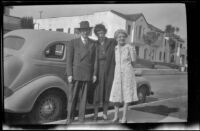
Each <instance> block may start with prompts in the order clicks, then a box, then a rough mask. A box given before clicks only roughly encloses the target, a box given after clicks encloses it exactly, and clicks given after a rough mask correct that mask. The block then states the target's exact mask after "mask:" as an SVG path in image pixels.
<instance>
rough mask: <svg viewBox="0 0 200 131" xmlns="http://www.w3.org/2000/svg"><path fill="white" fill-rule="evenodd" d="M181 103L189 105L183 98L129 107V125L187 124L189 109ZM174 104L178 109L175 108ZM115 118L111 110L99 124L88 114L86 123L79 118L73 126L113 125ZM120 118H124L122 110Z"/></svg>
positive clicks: (100, 114)
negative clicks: (106, 118)
mask: <svg viewBox="0 0 200 131" xmlns="http://www.w3.org/2000/svg"><path fill="white" fill-rule="evenodd" d="M181 102H182V103H183V102H186V103H187V97H186V96H181V97H177V98H169V99H164V100H159V101H154V102H150V103H143V104H140V105H132V106H130V107H129V110H128V112H127V114H128V117H127V120H128V122H127V123H156V122H158V123H163V122H186V115H187V109H184V108H187V107H181V105H180V103H181ZM174 103H175V105H176V107H174ZM182 106H183V105H182ZM184 106H185V105H184ZM177 113H178V114H177ZM185 113H186V114H185ZM101 116H102V112H100V113H99V117H101ZM113 117H114V110H109V111H108V119H109V120H108V121H104V120H98V121H97V122H94V121H93V120H92V118H93V114H88V115H86V120H85V122H84V123H79V122H78V121H77V117H75V121H74V122H73V123H72V124H112V122H111V120H112V119H113ZM119 117H120V118H121V117H122V108H120V113H119ZM65 121H66V120H60V121H55V122H50V123H46V124H65Z"/></svg>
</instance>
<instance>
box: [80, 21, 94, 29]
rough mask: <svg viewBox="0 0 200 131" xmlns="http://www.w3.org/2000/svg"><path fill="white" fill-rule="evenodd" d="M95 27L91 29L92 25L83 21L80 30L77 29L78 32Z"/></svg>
mask: <svg viewBox="0 0 200 131" xmlns="http://www.w3.org/2000/svg"><path fill="white" fill-rule="evenodd" d="M92 28H93V27H90V24H89V22H88V21H81V22H80V28H77V29H78V30H80V29H92Z"/></svg>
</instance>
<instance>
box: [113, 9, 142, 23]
mask: <svg viewBox="0 0 200 131" xmlns="http://www.w3.org/2000/svg"><path fill="white" fill-rule="evenodd" d="M111 12H112V13H114V14H116V15H118V16H120V17H122V18H124V19H127V20H131V21H136V20H137V19H138V18H140V17H141V16H142V15H143V14H142V13H137V14H128V15H127V14H122V13H119V12H117V11H114V10H111Z"/></svg>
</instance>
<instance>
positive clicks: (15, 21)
mask: <svg viewBox="0 0 200 131" xmlns="http://www.w3.org/2000/svg"><path fill="white" fill-rule="evenodd" d="M10 9H12V6H6V7H5V8H4V15H3V31H4V33H7V32H9V31H12V30H16V29H20V28H21V25H20V20H21V18H19V17H15V16H10Z"/></svg>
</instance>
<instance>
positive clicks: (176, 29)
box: [165, 25, 180, 34]
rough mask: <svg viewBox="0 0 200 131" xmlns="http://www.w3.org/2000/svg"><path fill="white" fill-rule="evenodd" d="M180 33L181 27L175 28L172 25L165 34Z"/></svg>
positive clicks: (167, 27) (167, 26) (166, 29)
mask: <svg viewBox="0 0 200 131" xmlns="http://www.w3.org/2000/svg"><path fill="white" fill-rule="evenodd" d="M179 31H180V28H179V27H175V26H172V25H166V27H165V32H166V33H167V34H175V33H178V32H179Z"/></svg>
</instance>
